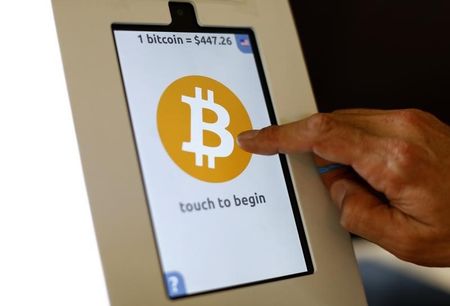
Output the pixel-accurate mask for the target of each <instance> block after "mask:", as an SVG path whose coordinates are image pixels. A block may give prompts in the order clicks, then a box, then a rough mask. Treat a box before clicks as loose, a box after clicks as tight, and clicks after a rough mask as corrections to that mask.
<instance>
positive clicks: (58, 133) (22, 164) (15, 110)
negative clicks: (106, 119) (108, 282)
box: [0, 0, 109, 306]
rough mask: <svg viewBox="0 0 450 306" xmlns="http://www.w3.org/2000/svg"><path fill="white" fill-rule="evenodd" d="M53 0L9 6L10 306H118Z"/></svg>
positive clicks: (4, 264) (3, 161)
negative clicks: (100, 243) (91, 201)
mask: <svg viewBox="0 0 450 306" xmlns="http://www.w3.org/2000/svg"><path fill="white" fill-rule="evenodd" d="M108 304H109V303H108V298H107V294H106V288H105V283H104V279H103V274H102V269H101V263H100V258H99V255H98V249H97V245H96V241H95V235H94V229H93V225H92V219H91V215H90V211H89V205H88V201H87V196H86V191H85V187H84V181H83V176H82V172H81V164H80V158H79V154H78V148H77V143H76V138H75V133H74V128H73V122H72V117H71V112H70V105H69V100H68V97H67V93H66V88H65V81H64V75H63V70H62V63H61V58H60V54H59V47H58V43H57V37H56V30H55V25H54V21H53V13H52V9H51V3H50V1H43V0H39V1H36V0H9V1H7V0H0V305H2V306H16V305H21V306H22V305H45V306H52V305H55V306H56V305H57V306H63V305H64V306H70V305H74V306H75V305H76V306H80V305H83V306H89V305H95V306H104V305H108Z"/></svg>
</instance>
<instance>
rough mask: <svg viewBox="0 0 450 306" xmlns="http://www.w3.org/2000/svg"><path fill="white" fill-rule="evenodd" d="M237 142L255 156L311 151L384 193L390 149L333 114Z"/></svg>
mask: <svg viewBox="0 0 450 306" xmlns="http://www.w3.org/2000/svg"><path fill="white" fill-rule="evenodd" d="M238 143H239V145H240V146H241V148H242V149H244V150H246V151H249V152H252V153H258V154H265V155H270V154H276V153H286V154H291V153H299V152H314V153H315V154H316V155H318V156H320V157H321V158H323V159H326V160H329V161H332V162H336V163H341V164H344V165H350V166H352V167H353V169H354V170H355V171H356V172H357V173H358V174H359V175H360V176H361V177H363V178H364V179H366V180H367V181H368V182H369V184H371V185H372V186H373V187H374V188H376V189H377V190H378V191H382V192H383V191H384V190H385V188H386V186H384V180H383V177H384V176H385V175H386V173H384V171H390V169H388V168H386V164H387V158H388V155H389V148H387V147H386V145H385V142H383V141H381V140H380V137H378V136H376V135H372V134H371V133H369V132H368V131H366V130H364V129H362V128H359V127H356V126H353V125H351V124H348V123H346V122H344V121H342V120H337V119H336V118H335V117H334V115H332V114H315V115H313V116H310V117H308V118H306V119H303V120H300V121H297V122H293V123H289V124H285V125H280V126H270V127H266V128H264V129H262V130H259V131H250V132H244V133H243V134H241V135H239V137H238Z"/></svg>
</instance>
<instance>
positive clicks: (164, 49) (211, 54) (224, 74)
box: [112, 25, 313, 298]
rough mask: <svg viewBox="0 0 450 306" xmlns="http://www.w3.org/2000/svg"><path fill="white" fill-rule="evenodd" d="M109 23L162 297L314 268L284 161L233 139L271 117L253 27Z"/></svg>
mask: <svg viewBox="0 0 450 306" xmlns="http://www.w3.org/2000/svg"><path fill="white" fill-rule="evenodd" d="M112 28H113V34H114V39H115V43H116V49H117V53H118V59H119V64H120V68H121V73H122V79H123V84H124V89H125V94H126V98H127V104H128V109H129V113H130V119H131V124H132V129H133V132H134V137H135V144H136V148H137V153H138V157H139V162H140V166H141V172H142V177H143V182H144V185H145V190H146V194H147V200H148V206H149V213H150V216H151V220H152V224H153V231H154V235H155V238H156V242H157V250H158V252H159V259H160V265H161V270H162V281H164V283H165V287H166V291H167V294H168V296H169V297H170V298H179V297H183V296H188V295H193V294H199V293H205V292H209V291H215V290H223V289H229V288H233V287H237V286H243V285H250V284H255V283H260V282H266V281H274V280H281V279H284V278H289V277H296V276H301V275H305V274H310V273H312V270H313V268H312V264H311V258H310V255H309V251H308V246H307V242H306V239H305V233H304V229H303V225H302V222H301V218H300V214H299V210H298V205H297V202H296V198H295V194H294V191H293V187H292V182H291V180H290V175H289V172H288V167H287V164H286V160H285V159H284V157H283V156H269V157H268V156H256V155H251V154H249V153H247V152H244V151H243V150H241V149H240V148H239V147H238V145H237V143H236V136H237V135H238V134H239V133H240V132H242V131H245V130H249V129H259V128H262V127H265V126H267V125H270V124H274V123H275V119H274V114H273V110H272V105H271V101H270V97H269V94H268V89H267V85H266V81H265V78H264V73H263V70H262V65H261V61H260V58H259V55H258V50H257V46H256V41H255V38H254V35H253V33H252V31H251V30H246V29H242V30H240V29H232V30H230V29H217V28H201V29H200V30H199V31H194V32H180V31H171V30H170V27H163V26H127V25H113V26H112ZM124 205H126V203H124Z"/></svg>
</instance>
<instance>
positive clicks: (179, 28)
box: [111, 23, 314, 300]
mask: <svg viewBox="0 0 450 306" xmlns="http://www.w3.org/2000/svg"><path fill="white" fill-rule="evenodd" d="M111 30H112V36H113V41H114V46H115V51H116V59H117V63H118V65H119V68H120V76H121V82H122V90H123V93H124V96H125V99H126V107H127V112H128V118H129V122H130V126H131V132H132V134H133V143H134V147H135V152H136V157H137V160H138V163H139V172H140V177H141V182H142V184H143V187H144V192H145V198H146V204H147V205H146V206H147V210H148V213H149V216H150V219H151V220H153V218H152V213H151V208H150V204H149V203H150V198H149V196H148V192H147V188H146V184H145V183H144V182H145V178H144V174H143V169H142V165H141V159H140V155H139V150H138V146H137V139H136V135H135V131H134V126H133V124H132V122H133V120H132V117H131V111H130V105H129V102H128V96H127V91H126V88H125V82H124V77H123V73H122V67H121V64H120V60H119V51H118V47H117V42H116V39H115V35H114V32H115V31H142V32H173V33H201V34H205V33H210V34H246V35H248V36H249V38H250V42H251V46H252V51H253V57H254V60H255V65H256V68H257V71H258V77H259V81H260V84H261V88H262V91H263V95H264V99H265V105H266V111H267V113H268V115H269V119H270V123H271V124H272V125H276V124H277V120H276V116H275V111H274V108H273V104H272V100H271V98H270V92H269V89H268V86H267V81H266V78H265V74H264V70H263V65H262V61H261V58H260V54H259V49H258V46H257V42H256V38H255V35H254V32H253V30H252V29H250V28H225V27H201V26H198V25H197V24H189V25H187V24H177V23H172V24H170V25H165V26H163V25H146V24H125V23H112V24H111ZM278 156H279V160H280V164H281V168H282V171H283V176H284V180H285V184H286V188H287V190H288V195H289V199H290V202H291V208H292V213H293V216H294V220H295V224H296V228H297V234H298V237H299V240H300V244H301V246H302V253H303V257H304V260H305V265H306V268H307V271H305V272H301V273H294V274H289V275H284V276H280V277H274V278H269V279H264V280H259V281H254V282H248V283H243V284H239V285H232V286H227V287H222V288H217V289H207V290H205V291H200V292H196V293H190V294H186V295H182V296H176V297H171V296H170V295H169V292H168V289H167V284H166V281H165V278H164V270H163V267H162V260H161V257H160V256H161V255H160V251H159V246H158V238H157V237H156V234H155V230H154V228H153V227H154V225H153V222H152V234H153V237H154V239H155V248H156V250H157V257H158V263H159V267H160V272H161V276H160V279H161V281H162V282H163V283H164V288H165V292H166V296H167V297H168V298H169V299H170V300H176V299H184V298H189V297H193V296H197V295H204V294H212V293H215V292H219V291H225V290H231V289H236V288H242V287H248V286H254V285H258V284H264V283H269V282H275V281H280V280H285V279H290V278H296V277H300V276H305V275H311V274H313V273H314V266H313V262H312V257H311V252H310V247H309V245H308V241H307V238H306V232H305V228H304V224H303V221H302V217H301V213H300V209H299V205H298V201H297V197H296V193H295V190H294V186H293V182H292V177H291V174H290V170H289V166H288V163H287V159H286V156H285V155H284V154H279V155H278Z"/></svg>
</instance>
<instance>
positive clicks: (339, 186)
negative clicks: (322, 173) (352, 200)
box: [330, 179, 348, 209]
mask: <svg viewBox="0 0 450 306" xmlns="http://www.w3.org/2000/svg"><path fill="white" fill-rule="evenodd" d="M347 190H348V182H347V180H346V179H340V180H337V181H335V182H334V183H333V184H332V185H331V187H330V195H331V199H332V200H333V202H334V203H335V204H336V205H337V206H338V207H339V209H341V208H342V203H343V201H344V198H345V195H346V193H347Z"/></svg>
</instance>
